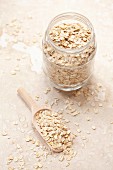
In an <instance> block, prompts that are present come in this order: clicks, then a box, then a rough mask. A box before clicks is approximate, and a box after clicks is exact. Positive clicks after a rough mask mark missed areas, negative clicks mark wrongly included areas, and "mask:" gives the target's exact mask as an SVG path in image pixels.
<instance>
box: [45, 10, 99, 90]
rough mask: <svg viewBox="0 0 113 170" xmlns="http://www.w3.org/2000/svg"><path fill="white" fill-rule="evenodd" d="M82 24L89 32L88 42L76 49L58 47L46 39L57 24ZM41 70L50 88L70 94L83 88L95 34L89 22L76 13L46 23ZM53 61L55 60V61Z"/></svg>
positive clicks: (88, 72)
mask: <svg viewBox="0 0 113 170" xmlns="http://www.w3.org/2000/svg"><path fill="white" fill-rule="evenodd" d="M66 22H67V23H71V22H72V23H74V22H75V23H76V22H80V23H82V24H85V25H86V26H87V27H88V29H89V30H90V31H91V39H90V40H89V41H88V42H87V43H86V45H84V46H83V47H80V48H78V49H74V48H72V49H70V48H61V47H59V46H57V45H56V44H55V43H54V42H53V41H52V40H51V38H50V35H49V33H50V30H51V28H52V27H54V26H55V25H58V24H59V23H66ZM42 45H43V69H44V72H45V74H46V75H47V77H48V78H49V79H50V80H51V82H52V84H53V86H54V87H56V88H58V89H60V90H64V91H71V90H76V89H79V88H81V87H82V86H84V85H85V84H86V83H87V82H88V80H89V79H90V77H91V75H92V73H93V66H94V56H95V53H96V42H95V33H94V29H93V26H92V24H91V22H90V21H89V20H88V19H87V18H86V17H84V16H83V15H80V14H78V13H64V14H61V15H58V16H56V17H55V18H54V19H53V20H52V21H51V22H50V24H49V26H48V28H47V30H46V32H45V37H44V39H43V43H42ZM56 58H57V60H56Z"/></svg>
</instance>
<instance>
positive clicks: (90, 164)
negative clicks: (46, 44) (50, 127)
mask: <svg viewBox="0 0 113 170" xmlns="http://www.w3.org/2000/svg"><path fill="white" fill-rule="evenodd" d="M68 11H74V12H78V13H81V14H83V15H85V16H86V17H88V18H89V19H90V20H91V22H92V23H93V25H94V28H95V32H96V39H97V45H98V50H97V54H96V60H95V72H94V78H93V80H92V83H91V84H92V86H90V87H89V86H88V87H89V88H90V89H92V90H90V91H89V92H87V95H89V96H90V97H89V100H90V101H88V100H86V99H85V98H84V97H83V96H82V95H83V94H82V92H81V94H80V96H77V97H76V96H75V92H74V93H64V92H60V93H58V92H57V90H55V89H54V88H52V87H51V85H50V84H49V81H47V80H46V77H45V76H44V74H43V72H42V71H39V73H36V72H33V71H31V67H32V64H33V63H31V56H30V55H25V53H24V52H20V51H17V50H15V49H14V48H13V44H15V43H17V42H16V41H15V42H14V43H13V42H12V40H10V42H8V44H7V45H6V47H3V46H0V80H1V83H0V89H1V90H0V166H1V168H0V169H1V170H7V169H8V167H9V166H11V167H15V169H16V170H17V169H19V164H20V163H18V162H12V163H11V164H10V165H9V166H8V165H7V158H8V155H10V154H12V155H13V156H14V157H19V156H20V157H21V155H23V156H24V160H25V165H24V168H23V169H24V170H33V169H34V164H36V159H35V156H34V151H33V144H30V143H26V141H25V138H26V136H27V135H31V136H34V138H35V139H37V135H36V133H34V131H33V129H32V127H31V113H30V111H29V110H28V108H27V107H26V106H25V104H24V103H23V102H22V101H21V100H20V99H19V97H18V96H17V92H16V91H17V88H18V87H19V86H23V87H25V88H26V89H27V90H28V91H29V92H30V93H31V95H32V96H33V98H35V96H36V95H39V97H40V98H39V101H37V104H39V105H42V104H43V103H44V102H45V101H46V100H48V101H49V103H50V104H51V103H52V102H53V101H54V100H55V97H58V98H59V99H60V100H59V102H58V103H59V104H58V106H57V105H54V106H53V109H54V110H60V109H61V108H64V113H63V116H64V117H66V118H67V119H69V120H70V122H69V123H68V126H69V127H70V129H71V131H72V132H73V133H76V134H77V137H76V139H75V141H74V146H73V147H74V150H75V151H76V152H77V155H76V156H75V158H73V159H72V160H71V161H70V166H69V167H66V166H65V164H66V161H63V162H59V161H58V157H56V158H55V155H54V156H51V155H50V156H48V158H47V159H45V156H44V157H42V158H41V162H42V164H43V168H42V169H44V170H46V169H47V170H52V169H53V168H54V170H65V169H67V170H95V169H97V170H112V169H113V124H111V122H113V56H112V54H113V1H111V0H108V1H107V0H94V1H93V0H79V1H77V0H62V1H61V0H20V1H18V0H11V1H8V0H1V1H0V27H1V28H0V29H1V30H2V31H4V32H5V31H6V30H8V32H7V34H8V35H9V34H10V32H11V30H12V29H13V28H12V27H10V29H9V26H6V24H7V23H10V22H11V21H12V20H13V19H15V18H16V19H17V20H18V21H19V22H21V24H20V25H21V26H20V27H21V29H22V30H23V33H22V34H23V40H22V41H23V42H24V43H25V44H26V45H27V47H28V46H29V47H31V45H33V43H32V42H33V41H34V36H35V37H36V40H37V44H36V46H38V45H39V46H41V39H42V36H41V35H43V33H44V30H45V29H46V27H47V24H48V23H49V21H50V20H51V19H52V18H53V17H54V16H56V15H57V14H59V13H62V12H68ZM9 39H11V37H10V38H9ZM5 41H6V42H7V41H9V40H8V39H7V38H6V40H5ZM38 64H39V65H38ZM38 64H37V68H40V62H39V63H38ZM16 66H18V67H19V69H20V70H19V71H16V75H12V74H11V73H12V71H14V69H15V67H16ZM97 83H101V84H102V87H101V88H99V89H100V90H99V91H97V90H96V88H97V86H99V84H97ZM48 87H51V91H50V92H49V93H48V94H45V93H44V91H45V90H46V88H48ZM93 92H94V94H93ZM91 93H92V95H90V94H91ZM95 96H96V98H95ZM68 98H69V100H70V102H72V101H73V102H74V105H73V106H72V107H73V108H76V109H77V110H79V111H80V114H79V115H77V116H75V117H73V116H71V115H70V114H67V110H66V109H65V106H66V104H65V101H66V100H67V99H68ZM99 98H100V99H99ZM95 100H97V101H95ZM79 101H80V102H81V103H82V105H81V106H80V107H79V106H78V105H79V104H80V103H79ZM101 103H102V104H103V105H102V107H99V106H98V105H99V104H100V106H101ZM94 105H96V106H94ZM95 107H97V108H98V110H99V112H98V114H95V113H94V108H95ZM25 118H26V120H24V119H25ZM87 118H90V119H91V120H90V121H87ZM15 121H17V123H18V124H17V125H14V122H15ZM26 122H27V123H28V127H26V126H25V125H26ZM75 122H77V123H79V127H77V126H76V125H75ZM92 126H95V127H96V130H93V129H92ZM77 129H81V133H78V132H77ZM3 130H6V131H7V133H8V135H7V136H2V132H3ZM87 131H89V132H90V134H87ZM83 136H85V137H86V140H83V139H82V138H83ZM16 144H19V145H20V146H21V149H16ZM37 161H39V160H38V159H37Z"/></svg>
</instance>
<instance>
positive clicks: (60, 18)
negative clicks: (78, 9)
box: [46, 12, 95, 54]
mask: <svg viewBox="0 0 113 170" xmlns="http://www.w3.org/2000/svg"><path fill="white" fill-rule="evenodd" d="M72 21H73V22H74V23H76V22H81V23H83V24H84V25H86V26H87V27H88V28H89V29H90V31H91V39H90V40H89V41H88V42H87V43H86V45H84V46H83V47H80V48H77V49H75V48H72V49H71V48H62V47H60V46H57V45H56V44H55V43H54V42H53V41H52V40H51V37H50V35H49V33H50V30H51V29H52V27H53V26H54V25H58V23H60V22H72ZM94 36H95V35H94V29H93V25H92V24H91V22H90V21H89V20H88V19H87V18H86V17H84V16H83V15H81V14H78V13H74V12H68V13H63V14H60V15H57V16H56V17H55V18H54V19H53V20H52V21H51V22H50V24H49V26H48V28H47V31H46V38H47V39H48V42H49V43H50V44H51V45H52V46H53V47H54V48H55V49H57V50H59V51H61V52H65V53H71V54H76V53H81V52H82V51H83V50H85V49H86V48H87V47H88V46H89V45H90V43H91V42H92V41H93V39H94Z"/></svg>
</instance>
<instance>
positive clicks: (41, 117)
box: [28, 110, 73, 150]
mask: <svg viewBox="0 0 113 170" xmlns="http://www.w3.org/2000/svg"><path fill="white" fill-rule="evenodd" d="M35 118H36V121H37V124H38V125H39V127H40V131H41V133H42V136H43V137H44V139H45V140H46V142H47V143H48V144H49V145H51V147H52V148H54V149H57V148H62V149H63V150H64V148H69V147H71V146H72V143H73V138H72V134H71V131H70V130H69V129H68V128H67V126H66V125H65V124H64V123H63V121H62V118H61V116H60V115H59V114H58V113H55V112H51V111H49V110H44V111H40V112H39V113H38V114H37V115H36V117H35ZM28 141H29V140H28Z"/></svg>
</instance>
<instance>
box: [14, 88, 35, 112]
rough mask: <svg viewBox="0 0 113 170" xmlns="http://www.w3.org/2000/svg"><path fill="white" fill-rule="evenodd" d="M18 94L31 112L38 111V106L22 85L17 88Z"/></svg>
mask: <svg viewBox="0 0 113 170" xmlns="http://www.w3.org/2000/svg"><path fill="white" fill-rule="evenodd" d="M17 92H18V94H19V96H20V97H21V99H22V100H23V101H24V102H25V103H26V105H27V106H28V107H29V109H30V110H31V111H32V112H34V113H35V112H37V111H38V106H37V104H36V103H35V101H34V100H33V99H32V97H31V96H30V95H29V93H28V92H27V91H26V90H25V89H24V88H22V87H20V88H19V89H18V90H17Z"/></svg>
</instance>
